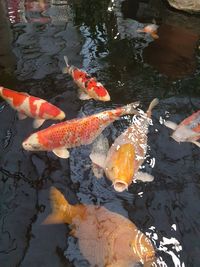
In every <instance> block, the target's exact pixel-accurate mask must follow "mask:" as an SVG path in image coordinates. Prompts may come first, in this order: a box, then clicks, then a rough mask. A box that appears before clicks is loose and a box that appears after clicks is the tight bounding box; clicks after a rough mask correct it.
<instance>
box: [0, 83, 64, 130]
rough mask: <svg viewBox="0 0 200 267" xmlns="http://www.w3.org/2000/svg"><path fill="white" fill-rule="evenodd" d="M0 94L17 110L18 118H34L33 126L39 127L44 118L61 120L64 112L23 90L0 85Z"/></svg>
mask: <svg viewBox="0 0 200 267" xmlns="http://www.w3.org/2000/svg"><path fill="white" fill-rule="evenodd" d="M0 96H1V97H2V98H3V99H4V100H5V101H7V102H8V104H9V105H10V106H11V107H12V108H13V109H15V110H16V111H17V112H18V118H19V119H20V120H23V119H25V118H27V117H31V118H34V119H35V120H34V123H33V126H34V128H38V127H40V126H41V125H42V124H43V123H44V121H45V120H48V119H51V120H63V119H64V118H65V113H64V112H63V111H62V110H60V109H59V108H57V107H56V106H54V105H52V104H51V103H49V102H47V101H46V100H44V99H41V98H38V97H35V96H31V95H29V94H27V93H24V92H17V91H14V90H11V89H7V88H4V87H2V86H1V87H0Z"/></svg>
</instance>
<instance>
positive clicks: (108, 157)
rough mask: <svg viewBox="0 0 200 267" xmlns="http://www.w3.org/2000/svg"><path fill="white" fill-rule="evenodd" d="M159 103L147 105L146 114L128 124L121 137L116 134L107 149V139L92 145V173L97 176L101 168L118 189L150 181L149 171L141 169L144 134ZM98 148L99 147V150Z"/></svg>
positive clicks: (143, 155)
mask: <svg viewBox="0 0 200 267" xmlns="http://www.w3.org/2000/svg"><path fill="white" fill-rule="evenodd" d="M157 104H158V99H157V98H155V99H154V100H153V101H152V102H151V103H150V105H149V108H148V110H147V112H146V113H144V112H142V113H141V116H140V117H139V118H138V119H137V120H136V121H135V122H134V123H133V124H132V125H131V126H130V127H128V128H127V129H126V130H125V131H124V132H123V133H122V134H121V135H120V136H118V137H117V138H116V139H115V141H114V143H113V144H112V146H111V147H110V149H109V150H108V152H107V153H106V150H107V148H108V143H106V141H102V140H101V141H99V140H98V139H97V141H96V142H101V143H100V144H97V148H95V145H96V144H95V143H94V145H93V147H94V149H93V150H92V153H91V154H90V159H91V160H92V162H93V163H94V164H95V167H93V171H94V174H95V176H96V177H97V178H99V177H101V176H102V174H103V173H101V172H100V170H99V169H98V168H100V169H101V170H104V172H105V174H106V177H107V178H108V179H110V180H111V181H112V183H113V186H114V189H115V190H116V191H117V192H122V191H124V190H126V189H128V186H129V185H130V184H131V183H132V181H133V179H134V180H141V181H143V182H151V181H153V179H154V177H153V176H152V175H150V174H148V173H144V172H140V171H139V168H140V166H141V165H142V163H143V161H144V159H145V155H146V151H147V133H148V127H149V123H150V121H151V113H152V109H153V108H154V107H155V106H156V105H157ZM98 147H101V150H99V148H98Z"/></svg>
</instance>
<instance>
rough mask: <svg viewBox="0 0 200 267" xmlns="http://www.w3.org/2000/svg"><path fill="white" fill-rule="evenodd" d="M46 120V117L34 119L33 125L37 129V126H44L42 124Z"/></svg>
mask: <svg viewBox="0 0 200 267" xmlns="http://www.w3.org/2000/svg"><path fill="white" fill-rule="evenodd" d="M44 122H45V120H44V119H35V120H34V121H33V127H34V128H35V129H37V128H39V127H40V126H42V124H43V123H44Z"/></svg>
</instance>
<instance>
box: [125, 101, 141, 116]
mask: <svg viewBox="0 0 200 267" xmlns="http://www.w3.org/2000/svg"><path fill="white" fill-rule="evenodd" d="M139 105H140V102H139V101H136V102H133V103H131V104H128V105H126V106H124V107H123V109H124V111H123V114H124V115H128V114H131V115H133V114H134V115H138V114H139V111H138V110H137V109H136V108H137V107H138V106H139Z"/></svg>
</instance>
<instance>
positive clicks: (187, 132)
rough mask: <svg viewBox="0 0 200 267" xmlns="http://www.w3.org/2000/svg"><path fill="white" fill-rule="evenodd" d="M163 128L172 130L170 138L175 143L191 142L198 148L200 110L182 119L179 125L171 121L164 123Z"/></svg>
mask: <svg viewBox="0 0 200 267" xmlns="http://www.w3.org/2000/svg"><path fill="white" fill-rule="evenodd" d="M164 124H165V126H167V127H168V128H170V129H172V130H173V133H172V135H171V137H172V138H173V139H174V140H175V141H177V142H179V143H180V142H191V143H193V144H195V145H197V146H198V147H200V143H199V142H197V140H198V139H200V110H198V111H197V112H195V113H193V114H192V115H191V116H189V117H188V118H186V119H184V120H183V121H182V122H181V123H180V124H179V125H177V124H176V123H175V122H172V121H165V123H164Z"/></svg>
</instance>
